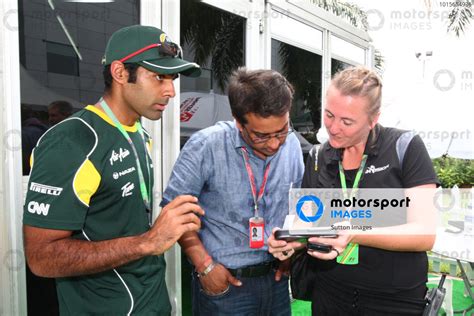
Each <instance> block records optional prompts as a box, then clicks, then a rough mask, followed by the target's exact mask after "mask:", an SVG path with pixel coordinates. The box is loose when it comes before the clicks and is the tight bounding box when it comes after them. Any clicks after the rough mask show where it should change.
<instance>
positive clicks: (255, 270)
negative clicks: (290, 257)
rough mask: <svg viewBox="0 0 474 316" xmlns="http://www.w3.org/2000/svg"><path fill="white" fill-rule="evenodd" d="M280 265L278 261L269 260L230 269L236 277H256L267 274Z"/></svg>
mask: <svg viewBox="0 0 474 316" xmlns="http://www.w3.org/2000/svg"><path fill="white" fill-rule="evenodd" d="M277 267H278V262H277V261H269V262H264V263H261V264H257V265H254V266H248V267H243V268H239V269H228V270H229V272H230V274H232V275H233V276H235V277H237V278H238V277H244V278H256V277H261V276H264V275H267V274H268V273H270V271H272V270H273V269H276V268H277Z"/></svg>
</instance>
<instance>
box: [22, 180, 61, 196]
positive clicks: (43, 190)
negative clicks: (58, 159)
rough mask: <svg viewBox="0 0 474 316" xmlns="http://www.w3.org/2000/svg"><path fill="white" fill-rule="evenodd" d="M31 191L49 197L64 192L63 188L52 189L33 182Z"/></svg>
mask: <svg viewBox="0 0 474 316" xmlns="http://www.w3.org/2000/svg"><path fill="white" fill-rule="evenodd" d="M30 191H33V192H38V193H42V194H47V195H60V194H61V192H62V191H63V188H58V187H52V186H49V185H45V184H40V183H36V182H31V184H30Z"/></svg>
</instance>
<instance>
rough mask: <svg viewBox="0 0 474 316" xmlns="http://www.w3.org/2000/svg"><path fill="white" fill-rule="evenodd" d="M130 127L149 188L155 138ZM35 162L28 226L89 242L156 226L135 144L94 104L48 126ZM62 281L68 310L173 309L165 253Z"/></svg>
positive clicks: (28, 199) (139, 311)
mask: <svg viewBox="0 0 474 316" xmlns="http://www.w3.org/2000/svg"><path fill="white" fill-rule="evenodd" d="M124 128H125V130H127V132H128V134H129V135H130V138H131V139H132V141H133V143H134V144H135V148H136V149H137V152H138V156H139V160H140V165H141V168H142V170H143V173H144V177H145V182H146V183H147V184H148V188H149V191H150V190H151V188H152V187H153V177H152V175H153V165H152V162H151V157H150V155H149V154H150V148H151V139H150V138H149V136H148V135H147V134H145V141H146V145H145V143H144V142H143V139H142V138H141V136H140V134H139V133H138V131H137V127H136V126H124ZM147 152H148V153H147ZM147 154H148V155H149V156H148V158H149V159H148V164H149V165H148V166H147V160H146V158H145V155H147ZM31 163H32V169H31V176H30V181H29V183H28V191H27V195H26V201H25V205H24V216H23V223H24V224H27V225H31V226H36V227H42V228H49V229H59V230H68V231H72V232H73V238H76V239H81V240H89V241H101V240H110V239H114V238H119V237H126V236H134V235H139V234H142V233H144V232H146V231H147V230H149V228H150V226H149V213H148V212H147V210H146V207H145V204H144V202H143V199H142V196H141V193H140V185H139V180H138V173H137V165H136V159H135V156H134V154H133V151H132V148H131V146H130V145H129V144H128V142H127V140H126V139H125V138H124V137H123V135H122V134H120V132H119V130H118V129H117V128H116V127H115V126H114V124H113V123H112V121H111V120H110V119H109V118H108V117H107V116H106V115H105V114H104V113H103V112H102V111H100V110H99V109H97V108H96V107H94V106H91V105H89V106H87V107H86V108H85V109H83V110H81V111H79V112H78V113H76V114H75V115H74V116H72V117H71V118H69V119H67V120H64V121H62V122H61V123H59V124H57V125H55V126H54V127H52V128H51V129H49V130H48V131H47V132H46V133H45V134H44V135H43V136H42V137H41V138H40V140H39V141H38V144H37V146H36V148H35V149H34V151H33V154H32V157H31ZM57 255H58V256H61V254H60V253H58V254H57ZM52 260H54V259H52ZM56 283H57V292H58V300H59V305H60V312H61V315H84V314H97V315H126V314H138V315H168V314H169V313H170V311H171V305H170V303H169V298H168V293H167V289H166V284H165V260H164V257H163V256H149V257H144V258H142V259H139V260H136V261H133V262H130V263H128V264H126V265H123V266H121V267H118V268H116V269H113V270H109V271H104V272H101V273H97V274H93V275H84V276H80V277H68V278H58V279H56Z"/></svg>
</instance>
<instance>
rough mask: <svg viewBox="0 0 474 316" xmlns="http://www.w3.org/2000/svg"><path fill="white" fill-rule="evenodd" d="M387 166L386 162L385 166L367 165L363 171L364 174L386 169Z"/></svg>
mask: <svg viewBox="0 0 474 316" xmlns="http://www.w3.org/2000/svg"><path fill="white" fill-rule="evenodd" d="M389 166H390V164H387V165H386V166H383V167H379V168H376V167H375V166H374V165H372V166H369V167H367V170H366V171H365V174H368V173H376V172H380V171H384V170H386V169H388V167H389Z"/></svg>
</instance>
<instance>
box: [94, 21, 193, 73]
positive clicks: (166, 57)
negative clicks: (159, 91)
mask: <svg viewBox="0 0 474 316" xmlns="http://www.w3.org/2000/svg"><path fill="white" fill-rule="evenodd" d="M114 60H119V61H121V62H123V63H137V64H139V65H140V66H142V67H144V68H146V69H148V70H150V71H153V72H156V73H159V74H162V75H172V74H177V73H180V74H183V75H185V76H190V77H199V75H200V74H201V67H199V65H198V64H196V63H193V62H190V61H187V60H184V59H183V58H182V50H181V47H180V46H179V45H178V44H175V43H173V42H172V41H171V40H170V38H169V37H168V35H166V33H165V32H163V31H162V30H160V29H158V28H156V27H152V26H143V25H132V26H128V27H124V28H122V29H120V30H118V31H116V32H115V33H114V34H112V36H111V37H110V39H109V42H108V43H107V47H106V48H105V55H104V58H103V59H102V64H104V65H110V64H111V63H112V62H113V61H114Z"/></svg>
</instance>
